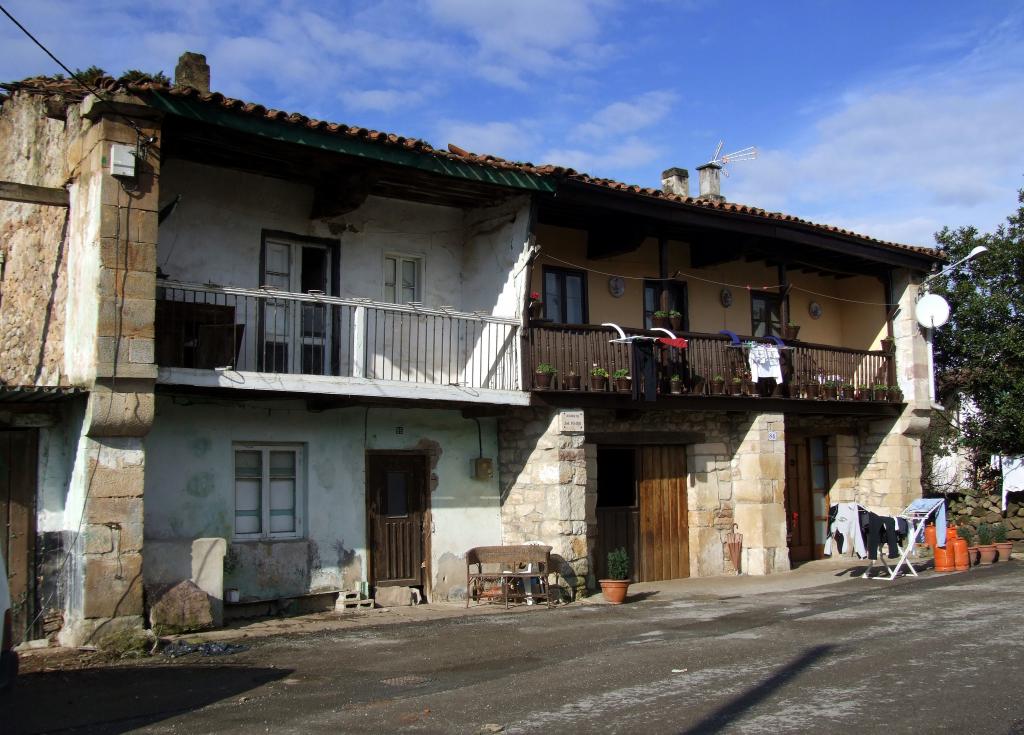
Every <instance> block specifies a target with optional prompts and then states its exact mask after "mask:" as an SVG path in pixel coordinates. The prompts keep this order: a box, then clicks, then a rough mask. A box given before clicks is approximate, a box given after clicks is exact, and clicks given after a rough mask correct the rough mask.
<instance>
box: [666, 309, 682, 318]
mask: <svg viewBox="0 0 1024 735" xmlns="http://www.w3.org/2000/svg"><path fill="white" fill-rule="evenodd" d="M668 315H669V316H670V317H681V316H682V315H683V312H681V311H678V310H677V309H669V312H668Z"/></svg>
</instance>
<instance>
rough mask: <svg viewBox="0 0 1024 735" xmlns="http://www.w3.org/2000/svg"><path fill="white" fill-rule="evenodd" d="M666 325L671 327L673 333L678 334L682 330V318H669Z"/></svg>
mask: <svg viewBox="0 0 1024 735" xmlns="http://www.w3.org/2000/svg"><path fill="white" fill-rule="evenodd" d="M668 323H669V324H670V325H671V328H672V331H673V332H678V331H679V330H680V329H682V328H683V318H682V317H681V316H670V317H669V318H668Z"/></svg>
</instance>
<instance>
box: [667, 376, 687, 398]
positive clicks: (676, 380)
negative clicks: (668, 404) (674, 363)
mask: <svg viewBox="0 0 1024 735" xmlns="http://www.w3.org/2000/svg"><path fill="white" fill-rule="evenodd" d="M668 389H669V392H670V393H672V395H674V396H678V395H682V393H683V379H682V378H680V377H679V374H678V373H676V374H675V375H673V376H672V377H671V378H670V379H669V381H668Z"/></svg>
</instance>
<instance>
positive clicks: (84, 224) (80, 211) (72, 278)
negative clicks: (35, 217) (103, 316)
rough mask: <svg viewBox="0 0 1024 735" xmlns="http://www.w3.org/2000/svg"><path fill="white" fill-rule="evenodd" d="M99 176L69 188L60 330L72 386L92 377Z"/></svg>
mask: <svg viewBox="0 0 1024 735" xmlns="http://www.w3.org/2000/svg"><path fill="white" fill-rule="evenodd" d="M101 178H102V174H98V175H97V174H94V175H91V176H89V177H86V178H84V179H82V180H80V181H78V182H76V183H73V184H72V185H71V187H70V188H69V194H70V201H71V213H72V214H71V220H70V222H69V224H68V297H67V302H66V311H65V320H66V324H67V327H66V328H65V330H64V369H65V372H67V375H68V378H69V380H70V382H71V383H73V384H83V383H84V384H89V383H91V382H92V381H93V379H94V378H95V377H96V334H97V329H98V326H99V325H98V321H97V320H98V315H99V302H100V292H99V288H100V236H99V234H100V213H101V210H102V203H101V196H102V188H101V183H102V182H101Z"/></svg>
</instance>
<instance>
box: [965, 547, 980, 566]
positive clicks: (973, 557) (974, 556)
mask: <svg viewBox="0 0 1024 735" xmlns="http://www.w3.org/2000/svg"><path fill="white" fill-rule="evenodd" d="M967 556H968V558H969V559H970V561H971V566H972V567H976V566H978V547H977V546H968V547H967Z"/></svg>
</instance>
